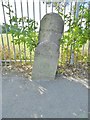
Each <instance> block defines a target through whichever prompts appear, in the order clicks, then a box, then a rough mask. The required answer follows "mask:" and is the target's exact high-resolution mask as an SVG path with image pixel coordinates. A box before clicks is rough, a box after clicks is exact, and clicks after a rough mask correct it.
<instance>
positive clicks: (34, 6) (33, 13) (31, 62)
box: [30, 0, 35, 64]
mask: <svg viewBox="0 0 90 120" xmlns="http://www.w3.org/2000/svg"><path fill="white" fill-rule="evenodd" d="M33 19H34V21H35V1H34V0H33ZM34 28H35V22H34ZM30 54H31V64H32V52H30Z"/></svg>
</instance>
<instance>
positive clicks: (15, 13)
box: [14, 0, 22, 62]
mask: <svg viewBox="0 0 90 120" xmlns="http://www.w3.org/2000/svg"><path fill="white" fill-rule="evenodd" d="M14 7H15V16H16V17H17V8H16V0H14ZM16 24H17V25H18V23H16ZM18 38H19V37H18ZM18 47H19V57H20V62H22V60H21V49H20V44H19V45H18Z"/></svg>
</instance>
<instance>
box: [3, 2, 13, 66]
mask: <svg viewBox="0 0 90 120" xmlns="http://www.w3.org/2000/svg"><path fill="white" fill-rule="evenodd" d="M2 8H3V16H4V22H5V31H6V38H7V45H8V53H9V54H10V46H9V38H8V33H7V28H6V16H5V10H4V4H3V1H2ZM9 59H10V64H11V55H9Z"/></svg>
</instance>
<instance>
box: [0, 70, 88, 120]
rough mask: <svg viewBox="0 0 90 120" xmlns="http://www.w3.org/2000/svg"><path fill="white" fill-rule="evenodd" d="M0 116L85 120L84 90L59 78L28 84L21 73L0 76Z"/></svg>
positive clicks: (86, 115)
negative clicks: (0, 99) (0, 102)
mask: <svg viewBox="0 0 90 120" xmlns="http://www.w3.org/2000/svg"><path fill="white" fill-rule="evenodd" d="M3 74H4V72H3ZM2 116H3V118H87V117H88V89H87V88H86V87H85V86H83V85H82V84H80V83H78V82H75V81H69V80H68V79H66V78H64V77H62V76H61V77H58V78H56V79H55V80H33V81H32V80H29V79H28V78H25V77H24V76H23V74H21V73H18V72H15V71H13V72H8V73H7V74H4V75H3V76H2Z"/></svg>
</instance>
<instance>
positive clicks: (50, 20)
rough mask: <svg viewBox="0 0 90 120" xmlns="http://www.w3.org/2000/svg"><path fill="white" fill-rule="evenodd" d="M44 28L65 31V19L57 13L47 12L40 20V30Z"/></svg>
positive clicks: (45, 29) (58, 31)
mask: <svg viewBox="0 0 90 120" xmlns="http://www.w3.org/2000/svg"><path fill="white" fill-rule="evenodd" d="M43 30H44V31H55V32H57V33H63V30H64V21H63V20H62V17H61V16H60V15H59V14H57V13H48V14H46V15H45V16H44V17H43V18H42V20H41V22H40V31H43Z"/></svg>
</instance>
